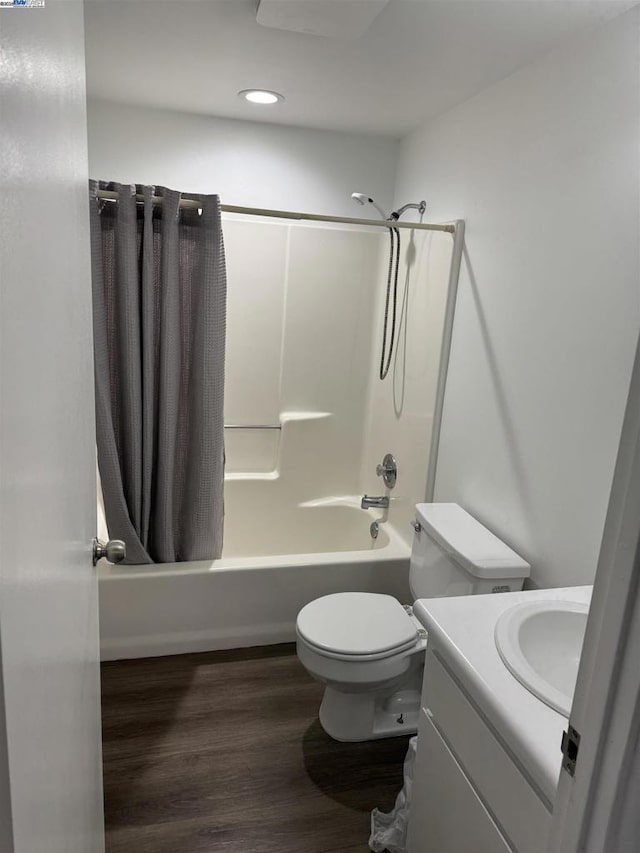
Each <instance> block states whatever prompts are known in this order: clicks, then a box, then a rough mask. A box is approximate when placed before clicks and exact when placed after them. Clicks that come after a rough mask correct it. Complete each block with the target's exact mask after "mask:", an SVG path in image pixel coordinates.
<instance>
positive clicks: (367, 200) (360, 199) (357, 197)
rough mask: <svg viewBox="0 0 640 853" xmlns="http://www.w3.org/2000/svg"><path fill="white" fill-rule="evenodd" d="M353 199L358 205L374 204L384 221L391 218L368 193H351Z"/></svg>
mask: <svg viewBox="0 0 640 853" xmlns="http://www.w3.org/2000/svg"><path fill="white" fill-rule="evenodd" d="M351 198H352V199H353V200H354V201H355V202H357V203H358V204H362V205H365V204H372V205H373V206H374V207H375V209H376V210H377V211H378V213H379V214H380V216H381V217H382V218H383V219H388V218H389V217H388V216H387V214H386V213H385V212H384V210H383V209H382V208H381V207H380V205H379V204H378V203H377V202H376V201H374V200H373V199H372V198H371V196H368V195H367V194H366V193H351Z"/></svg>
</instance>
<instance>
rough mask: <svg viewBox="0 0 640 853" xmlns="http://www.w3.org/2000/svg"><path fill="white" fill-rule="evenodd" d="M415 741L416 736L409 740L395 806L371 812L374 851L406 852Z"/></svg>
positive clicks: (376, 852) (371, 842)
mask: <svg viewBox="0 0 640 853" xmlns="http://www.w3.org/2000/svg"><path fill="white" fill-rule="evenodd" d="M417 743H418V738H417V736H416V737H412V738H411V740H410V741H409V749H408V750H407V757H406V758H405V760H404V785H403V786H402V790H401V791H400V793H399V794H398V796H397V797H396V804H395V806H394V807H393V809H392V810H391V811H390V812H389V813H388V814H385V812H381V811H379V810H378V809H374V810H373V811H372V812H371V837H370V838H369V848H370V849H371V850H373V851H374V853H383V851H384V850H388V851H389V853H407V827H408V825H409V806H410V805H411V788H412V786H413V767H414V764H415V761H416V748H417Z"/></svg>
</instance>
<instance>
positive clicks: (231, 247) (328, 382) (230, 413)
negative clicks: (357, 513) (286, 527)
mask: <svg viewBox="0 0 640 853" xmlns="http://www.w3.org/2000/svg"><path fill="white" fill-rule="evenodd" d="M224 234H225V250H226V257H227V270H228V281H229V288H228V309H227V312H228V323H227V371H226V388H225V394H226V396H225V422H226V423H227V424H233V425H242V424H246V425H252V424H259V425H260V424H262V425H272V426H280V425H282V427H283V429H282V431H281V432H279V431H278V430H241V429H234V430H226V433H225V441H226V448H227V467H226V470H227V473H232V474H235V473H243V472H244V473H251V474H253V473H256V472H268V471H275V470H280V471H281V473H282V469H281V464H280V463H281V462H282V461H283V460H282V458H281V457H282V454H286V456H287V458H288V459H289V460H291V463H292V466H293V468H297V467H298V466H302V467H304V468H305V469H306V470H307V474H308V478H309V481H308V483H307V487H306V491H305V494H304V495H303V496H300V497H298V498H297V499H298V500H307V499H312V498H316V497H324V496H328V495H336V494H338V495H340V494H352V493H354V492H356V491H359V486H360V484H359V482H358V480H359V473H360V457H361V447H362V443H363V437H362V433H363V424H364V422H365V420H366V406H367V376H368V371H369V358H370V350H371V340H372V336H373V334H374V330H373V310H374V306H373V300H374V293H375V291H376V288H377V286H378V266H377V263H378V251H379V247H380V246H381V241H383V240H384V238H385V236H386V234H385V233H384V232H382V233H380V232H379V231H377V230H375V229H364V228H353V227H350V228H346V227H345V228H343V227H339V228H337V227H332V226H321V225H320V226H318V225H306V224H305V225H303V224H298V223H293V224H292V223H288V222H272V221H269V222H265V221H264V220H259V219H255V218H249V217H238V216H226V217H225V219H224ZM296 413H298V414H296ZM329 416H330V417H329ZM296 418H297V419H298V420H299V421H300V423H295V422H294V421H295V420H296ZM314 418H316V419H318V420H317V422H316V421H314ZM292 444H295V447H293V446H292ZM311 447H313V448H314V450H313V452H312V453H310V452H309V449H310V448H311ZM297 450H300V451H301V455H298V454H297Z"/></svg>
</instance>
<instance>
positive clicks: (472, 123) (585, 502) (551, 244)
mask: <svg viewBox="0 0 640 853" xmlns="http://www.w3.org/2000/svg"><path fill="white" fill-rule="evenodd" d="M639 16H640V10H639V9H637V8H636V9H633V10H632V11H630V12H628V13H627V14H625V15H623V16H621V17H619V18H617V19H615V20H613V21H611V22H609V23H607V24H606V25H604V26H601V27H598V28H596V29H594V30H593V31H591V32H589V33H586V34H583V35H581V36H580V37H578V38H576V39H574V40H573V41H571V42H568V43H565V44H563V45H562V46H561V47H560V48H558V49H557V50H555V51H554V52H553V53H551V54H549V55H547V56H545V57H543V58H542V59H540V60H539V61H537V62H535V63H534V64H532V65H529V66H527V67H525V68H522V69H521V70H520V71H518V72H516V73H515V74H513V75H512V76H510V77H508V78H507V79H505V80H503V81H502V82H500V83H498V84H496V85H494V86H492V87H491V88H489V89H487V90H485V91H484V92H482V93H481V94H479V95H477V96H476V97H474V98H472V99H471V100H469V101H466V102H465V103H463V104H461V105H460V106H459V107H456V108H455V109H453V110H451V111H450V112H448V113H447V114H445V115H442V116H441V117H439V118H436V119H434V120H433V121H431V122H429V123H428V124H426V125H424V127H423V128H421V129H420V130H417V131H415V132H413V133H411V134H410V135H409V136H407V137H406V138H405V139H404V140H403V142H402V148H401V156H400V160H399V165H398V180H397V186H396V196H395V201H396V203H401V202H402V201H404V200H405V199H406V198H407V197H411V196H414V195H415V193H416V188H419V190H420V192H424V195H425V197H426V199H427V215H428V216H429V218H430V219H433V220H447V219H451V218H453V217H456V216H462V217H464V219H465V221H466V224H467V233H466V254H465V258H464V262H463V267H462V273H461V279H460V287H459V296H458V304H457V308H456V322H455V328H454V336H453V349H452V355H451V363H450V370H449V377H448V384H447V393H446V397H445V409H444V421H443V427H442V441H441V445H440V457H439V463H438V479H437V483H436V496H435V499H436V500H454V501H458V502H459V503H461V504H462V505H463V506H465V507H466V508H467V509H468V510H469V511H470V512H472V513H473V514H475V515H477V516H478V517H479V518H480V519H481V520H482V521H483V522H485V523H486V524H487V525H488V526H489V527H490V528H491V529H492V530H494V531H495V532H496V533H497V534H498V535H500V536H502V537H503V538H504V539H505V540H506V541H508V542H509V543H510V544H511V545H512V546H513V547H514V548H515V549H516V550H517V551H518V552H519V553H522V554H523V555H524V556H525V557H527V559H528V560H529V561H530V562H531V564H532V566H533V574H532V581H533V582H534V583H535V584H536V585H539V586H552V585H566V584H571V583H585V582H586V583H589V582H591V581H592V580H593V576H594V572H595V567H596V562H597V557H598V550H599V545H600V539H601V536H602V530H603V524H604V517H605V511H606V506H607V499H608V495H609V491H610V487H611V479H612V475H613V466H614V462H615V454H616V450H617V445H618V440H619V437H620V429H621V424H622V416H623V411H624V405H625V400H626V395H627V391H628V385H629V377H630V374H631V365H632V360H633V354H634V348H635V344H636V340H637V336H638V328H639V326H640V299H639V298H638V280H639V278H640V260H639V256H638V233H639V232H640V204H639V195H640V191H639V167H638V150H640V122H639V111H640V86H639V82H638V81H639V77H638V67H639V64H640V55H639V53H640V51H639V44H640V38H639V32H638V26H639V24H638V22H639ZM413 363H414V362H413V361H410V362H409V364H410V367H411V368H413ZM383 449H384V450H387V449H389V450H392V451H394V452H395V453H396V455H397V456H398V462H399V466H400V471H401V477H400V479H399V484H402V470H403V468H404V465H403V464H402V462H403V460H402V458H401V457H400V447H399V446H396V447H394V446H389V447H388V448H387V447H386V446H385V447H384V448H383Z"/></svg>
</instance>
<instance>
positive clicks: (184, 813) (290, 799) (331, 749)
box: [102, 645, 407, 853]
mask: <svg viewBox="0 0 640 853" xmlns="http://www.w3.org/2000/svg"><path fill="white" fill-rule="evenodd" d="M322 689H323V688H322V685H321V684H318V683H317V682H315V681H313V680H312V679H311V678H310V677H309V675H308V674H307V672H306V671H305V670H304V668H303V667H302V666H301V664H300V663H299V662H298V660H297V658H296V655H295V648H294V647H293V646H290V645H286V646H267V647H263V648H257V649H244V650H233V651H227V652H212V653H206V654H194V655H177V656H174V657H165V658H146V659H144V660H135V661H117V662H112V663H106V664H103V666H102V717H103V745H104V783H105V808H106V830H107V853H125V851H126V853H196V851H197V853H202V851H207V853H365V851H367V850H368V846H367V839H368V836H369V812H370V810H371V809H372V808H373V807H374V806H378V807H379V808H382V809H383V810H385V811H388V810H389V809H390V808H391V806H392V805H393V802H394V800H395V797H396V794H397V793H398V791H399V789H400V787H401V785H402V763H403V760H404V756H405V752H406V749H407V739H406V738H391V739H388V740H381V741H372V742H370V743H360V744H341V743H337V742H335V741H333V740H331V738H329V737H328V736H327V735H326V734H325V733H324V732H323V731H322V729H321V727H320V724H319V722H318V719H317V713H318V707H319V704H320V699H321V696H322Z"/></svg>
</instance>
